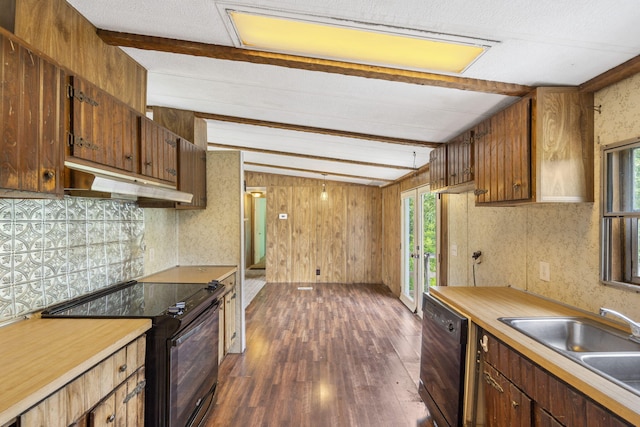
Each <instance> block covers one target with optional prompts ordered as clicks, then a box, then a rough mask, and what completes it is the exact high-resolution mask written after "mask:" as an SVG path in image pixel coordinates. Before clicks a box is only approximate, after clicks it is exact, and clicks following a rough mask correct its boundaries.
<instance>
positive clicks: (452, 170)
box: [447, 132, 474, 187]
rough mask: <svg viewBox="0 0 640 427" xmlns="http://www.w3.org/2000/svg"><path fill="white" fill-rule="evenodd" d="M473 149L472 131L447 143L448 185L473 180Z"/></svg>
mask: <svg viewBox="0 0 640 427" xmlns="http://www.w3.org/2000/svg"><path fill="white" fill-rule="evenodd" d="M473 157H474V156H473V149H472V142H471V132H465V133H463V134H462V135H460V136H459V137H457V138H455V139H453V140H452V141H450V142H449V143H448V144H447V172H448V176H447V185H448V186H449V187H451V186H454V185H460V184H465V183H467V182H470V181H473Z"/></svg>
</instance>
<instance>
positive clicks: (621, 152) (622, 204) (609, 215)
mask: <svg viewBox="0 0 640 427" xmlns="http://www.w3.org/2000/svg"><path fill="white" fill-rule="evenodd" d="M602 161H603V165H602V168H603V188H602V189H603V209H602V243H601V276H602V277H601V278H602V281H603V282H605V283H607V284H623V285H640V249H639V248H640V244H639V243H640V242H639V240H640V234H639V233H638V219H639V218H640V139H633V140H628V141H623V142H621V143H618V144H614V145H610V146H607V147H604V149H603V156H602Z"/></svg>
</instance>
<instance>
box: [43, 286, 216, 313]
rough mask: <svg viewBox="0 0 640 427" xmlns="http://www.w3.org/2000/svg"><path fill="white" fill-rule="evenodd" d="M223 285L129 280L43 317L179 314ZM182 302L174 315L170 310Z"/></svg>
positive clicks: (74, 301)
mask: <svg viewBox="0 0 640 427" xmlns="http://www.w3.org/2000/svg"><path fill="white" fill-rule="evenodd" d="M223 288H224V285H221V284H217V286H216V285H214V286H212V287H210V288H209V289H208V287H207V284H203V283H142V282H136V281H130V282H126V283H120V284H117V285H112V286H109V287H108V288H104V289H102V290H100V291H97V292H94V293H92V294H89V295H86V296H83V297H79V298H76V299H74V300H72V301H69V302H66V303H62V304H58V305H56V306H54V307H51V308H50V309H48V310H45V311H43V313H42V315H43V317H157V316H162V315H167V314H169V315H181V314H183V312H186V311H188V310H189V309H190V308H191V307H193V306H195V305H197V304H198V303H199V302H201V301H203V300H206V299H209V298H210V297H211V295H212V293H216V294H217V293H222V290H223ZM180 302H183V303H184V307H180V304H178V306H179V309H178V310H177V311H176V310H175V309H174V311H175V312H174V313H170V312H169V307H175V306H176V303H180Z"/></svg>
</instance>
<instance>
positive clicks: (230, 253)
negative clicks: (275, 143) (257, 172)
mask: <svg viewBox="0 0 640 427" xmlns="http://www.w3.org/2000/svg"><path fill="white" fill-rule="evenodd" d="M241 165H242V159H241V153H240V152H239V151H209V152H207V209H205V210H200V211H180V212H179V213H178V224H179V240H178V242H179V252H178V253H179V255H178V258H179V259H178V261H179V264H180V265H200V264H217V265H242V261H241V257H242V258H243V257H244V254H243V253H242V246H241V245H242V238H243V237H242V236H243V232H244V231H243V230H242V228H241V226H242V225H243V220H242V217H243V211H242V205H243V197H244V191H243V185H242V181H243V175H242V168H241Z"/></svg>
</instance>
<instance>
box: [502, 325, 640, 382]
mask: <svg viewBox="0 0 640 427" xmlns="http://www.w3.org/2000/svg"><path fill="white" fill-rule="evenodd" d="M498 320H500V321H501V322H503V323H506V324H507V325H509V326H511V327H512V328H514V329H516V330H518V331H520V332H522V333H523V334H525V335H527V336H529V337H531V338H533V339H535V340H536V341H538V342H540V343H541V344H544V345H546V346H547V347H549V348H552V349H553V350H556V351H557V352H559V353H560V354H563V355H564V356H566V357H569V358H571V359H573V360H575V361H576V362H578V363H580V364H582V365H583V366H585V367H586V368H589V369H591V370H592V371H594V372H596V373H598V374H600V375H602V376H604V377H605V378H608V379H609V380H611V381H614V382H616V383H617V384H619V385H621V386H622V387H625V388H627V389H629V390H630V391H632V392H634V393H636V394H640V342H637V341H633V340H632V339H630V335H629V334H625V333H624V332H623V331H620V330H618V329H616V328H613V327H610V326H607V325H605V324H602V323H598V322H596V321H594V320H591V319H588V318H585V317H503V318H500V319H498Z"/></svg>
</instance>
